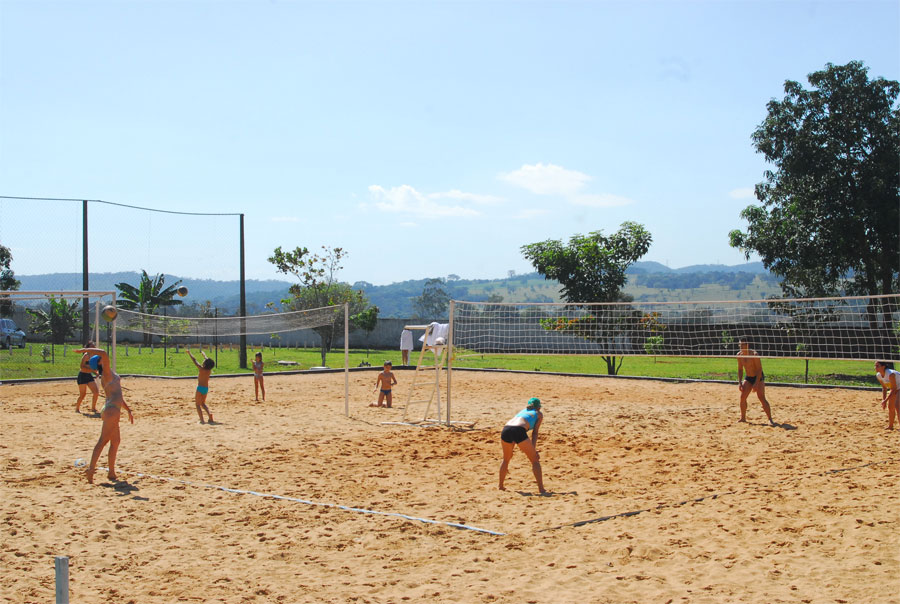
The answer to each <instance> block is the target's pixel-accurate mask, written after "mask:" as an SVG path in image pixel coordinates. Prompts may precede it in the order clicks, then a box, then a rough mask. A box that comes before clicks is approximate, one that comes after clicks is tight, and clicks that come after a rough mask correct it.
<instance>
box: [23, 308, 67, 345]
mask: <svg viewBox="0 0 900 604" xmlns="http://www.w3.org/2000/svg"><path fill="white" fill-rule="evenodd" d="M48 303H49V305H48V307H47V308H39V309H36V310H35V309H31V308H29V309H27V311H26V312H28V314H29V315H31V331H33V332H34V333H39V334H46V335H48V336H49V337H50V341H51V342H52V343H53V344H65V343H66V338H69V337H70V336H72V335H73V334H74V333H75V329H76V328H77V327H78V326H79V325H80V323H81V312H80V310H79V308H80V306H81V301H80V300H74V301H72V302H66V301H65V300H64V299H62V298H59V299H57V298H55V297H53V296H48Z"/></svg>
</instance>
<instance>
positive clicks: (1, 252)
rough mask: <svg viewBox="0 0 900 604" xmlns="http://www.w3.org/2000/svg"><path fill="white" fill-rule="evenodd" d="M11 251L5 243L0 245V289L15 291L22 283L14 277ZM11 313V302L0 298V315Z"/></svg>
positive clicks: (5, 315) (6, 315)
mask: <svg viewBox="0 0 900 604" xmlns="http://www.w3.org/2000/svg"><path fill="white" fill-rule="evenodd" d="M12 259H13V258H12V252H10V251H9V248H8V247H6V246H5V245H0V291H15V290H17V289H19V286H21V285H22V284H21V283H20V282H19V280H18V279H16V276H15V273H13V270H12ZM11 314H12V302H10V301H9V300H3V299H0V317H8V316H9V315H11Z"/></svg>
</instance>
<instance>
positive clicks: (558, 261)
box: [522, 221, 653, 375]
mask: <svg viewBox="0 0 900 604" xmlns="http://www.w3.org/2000/svg"><path fill="white" fill-rule="evenodd" d="M652 241H653V237H652V236H651V235H650V233H649V232H648V231H647V230H646V229H645V228H644V226H643V225H641V224H638V223H636V222H631V221H628V222H623V223H622V225H621V228H620V229H619V230H618V231H617V232H615V233H613V234H612V235H610V236H605V235H604V234H603V233H602V231H593V232H591V233H588V234H587V235H573V236H572V237H570V238H569V242H568V243H563V242H562V241H561V240H559V239H548V240H547V241H541V242H538V243H531V244H528V245H525V246H522V254H523V255H524V256H525V258H527V259H528V260H529V261H530V262H531V264H532V265H533V266H534V268H535V270H537V272H538V273H540V274H541V275H543V276H544V278H546V279H554V280H556V281H558V282H559V284H560V285H561V286H562V291H561V293H562V296H563V298H564V299H565V300H566V302H569V303H572V304H581V303H585V302H623V301H624V302H627V301H630V298H629V297H627V296H626V295H624V294H623V293H622V288H623V287H625V282H626V281H627V280H628V277H627V275H626V274H625V271H626V270H627V269H628V267H629V266H631V265H632V264H634V263H635V262H637V261H638V260H639V259H640V258H641V257H642V256H643V255H644V254H646V253H647V251H648V250H649V249H650V243H651V242H652ZM623 312H624V314H623V315H622V316H623V320H624V319H625V318H626V315H628V316H630V314H629V313H628V312H627V310H626V311H623ZM543 324H544V326H545V327H546V328H548V329H551V328H552V329H556V330H562V331H571V332H572V333H574V334H576V335H580V336H582V337H589V338H591V339H597V338H598V337H599V338H601V339H603V338H606V337H612V335H613V334H611V333H606V334H605V335H604V332H602V331H598V322H597V321H592V320H591V318H590V317H585V318H583V319H580V320H577V321H575V322H572V321H562V322H561V321H557V320H552V319H550V320H547V321H545V322H543ZM603 360H604V361H605V362H606V369H607V372H608V373H609V374H610V375H615V374H617V373H618V371H619V369H620V368H621V366H622V359H619V360H618V363H617V362H616V357H615V356H612V355H609V356H604V357H603Z"/></svg>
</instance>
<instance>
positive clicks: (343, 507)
mask: <svg viewBox="0 0 900 604" xmlns="http://www.w3.org/2000/svg"><path fill="white" fill-rule="evenodd" d="M84 465H85V462H84V460H83V459H76V460H75V467H80V466H84ZM97 469H98V470H108V468H101V467H98V468H97ZM122 473H123V474H129V475H131V476H137V477H138V478H152V479H154V480H163V481H166V482H172V483H175V484H184V485H189V486H192V487H200V488H204V489H215V490H218V491H224V492H226V493H235V494H237V495H254V496H256V497H262V498H263V499H277V500H281V501H292V502H294V503H303V504H306V505H314V506H319V507H324V508H334V509H338V510H344V511H346V512H359V513H362V514H372V515H374V516H389V517H394V518H402V519H403V520H410V521H416V522H424V523H425V524H436V525H444V526H452V527H453V528H458V529H464V530H467V531H474V532H476V533H485V534H488V535H496V536H504V535H506V533H501V532H498V531H492V530H489V529H483V528H478V527H476V526H469V525H467V524H460V523H458V522H444V521H443V520H431V519H429V518H419V517H417V516H410V515H408V514H401V513H399V512H380V511H378V510H367V509H363V508H354V507H350V506H346V505H340V504H337V503H325V502H321V501H310V500H308V499H300V498H298V497H287V496H286V495H276V494H274V493H259V492H257V491H246V490H244V489H232V488H230V487H223V486H220V485H215V484H201V483H197V482H191V481H189V480H180V479H178V478H168V477H166V476H156V475H155V474H145V473H143V472H122Z"/></svg>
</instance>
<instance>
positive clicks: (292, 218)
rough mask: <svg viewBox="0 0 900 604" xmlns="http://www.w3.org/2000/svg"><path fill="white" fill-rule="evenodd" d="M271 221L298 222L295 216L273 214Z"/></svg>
mask: <svg viewBox="0 0 900 604" xmlns="http://www.w3.org/2000/svg"><path fill="white" fill-rule="evenodd" d="M272 222H300V219H299V218H297V217H296V216H273V217H272Z"/></svg>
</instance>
